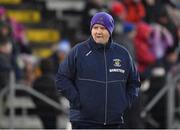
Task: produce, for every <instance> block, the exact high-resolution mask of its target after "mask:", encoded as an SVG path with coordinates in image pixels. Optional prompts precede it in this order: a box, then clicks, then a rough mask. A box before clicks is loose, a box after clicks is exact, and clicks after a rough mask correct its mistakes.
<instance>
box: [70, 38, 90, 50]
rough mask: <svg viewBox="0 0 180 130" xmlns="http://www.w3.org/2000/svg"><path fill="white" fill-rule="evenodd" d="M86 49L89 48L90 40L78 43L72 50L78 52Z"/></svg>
mask: <svg viewBox="0 0 180 130" xmlns="http://www.w3.org/2000/svg"><path fill="white" fill-rule="evenodd" d="M86 48H89V45H88V40H86V41H82V42H79V43H77V44H76V45H75V46H74V47H73V48H72V49H73V50H74V51H78V50H81V51H82V50H84V49H86Z"/></svg>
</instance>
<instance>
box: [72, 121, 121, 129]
mask: <svg viewBox="0 0 180 130" xmlns="http://www.w3.org/2000/svg"><path fill="white" fill-rule="evenodd" d="M71 125H72V129H122V128H123V124H107V125H103V124H96V123H89V122H80V121H74V122H71Z"/></svg>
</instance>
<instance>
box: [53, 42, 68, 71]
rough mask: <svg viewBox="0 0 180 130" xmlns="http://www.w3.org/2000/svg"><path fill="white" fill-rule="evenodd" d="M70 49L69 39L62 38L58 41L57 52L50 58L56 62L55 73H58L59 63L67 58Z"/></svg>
mask: <svg viewBox="0 0 180 130" xmlns="http://www.w3.org/2000/svg"><path fill="white" fill-rule="evenodd" d="M70 50H71V43H70V42H69V41H68V40H67V39H64V40H61V41H60V42H59V43H58V45H57V47H56V48H55V49H54V51H55V52H54V53H53V54H52V56H50V59H51V60H52V62H53V64H54V73H57V71H58V67H59V63H61V62H62V61H63V60H64V59H65V57H66V56H67V55H68V53H69V52H70Z"/></svg>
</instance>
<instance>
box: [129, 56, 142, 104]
mask: <svg viewBox="0 0 180 130" xmlns="http://www.w3.org/2000/svg"><path fill="white" fill-rule="evenodd" d="M140 86H141V83H140V77H139V73H138V72H137V69H136V67H135V64H134V61H133V60H132V57H131V56H130V55H129V74H128V80H127V97H128V102H129V107H131V106H132V104H133V102H134V100H135V99H136V98H137V97H138V94H139V88H140Z"/></svg>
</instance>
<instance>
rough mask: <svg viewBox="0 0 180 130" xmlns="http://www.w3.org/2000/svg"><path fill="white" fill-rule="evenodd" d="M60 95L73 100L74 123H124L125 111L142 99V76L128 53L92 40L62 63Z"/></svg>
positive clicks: (75, 49) (72, 118) (79, 47)
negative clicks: (138, 98)
mask: <svg viewBox="0 0 180 130" xmlns="http://www.w3.org/2000/svg"><path fill="white" fill-rule="evenodd" d="M56 85H57V89H58V90H59V92H60V93H61V94H62V95H64V96H65V97H66V98H67V99H68V100H69V101H70V120H71V121H86V122H92V123H99V124H115V123H116V124H121V123H122V121H123V120H122V114H123V112H124V111H125V110H126V109H127V108H128V107H130V106H131V104H132V102H133V100H134V99H135V97H137V96H138V91H139V87H140V79H139V75H138V73H137V71H136V68H135V65H134V63H133V61H132V58H131V56H130V54H129V53H128V51H127V50H126V49H125V48H124V47H122V46H120V45H119V44H116V43H114V42H113V41H112V40H110V41H109V42H108V44H106V45H103V44H97V43H95V41H94V40H93V38H92V37H90V38H89V39H88V40H87V41H85V42H82V43H79V44H77V45H76V46H75V47H73V48H72V50H71V52H70V54H69V55H68V56H67V57H66V59H65V60H64V61H63V62H62V63H61V64H60V66H59V70H58V73H57V75H56Z"/></svg>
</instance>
